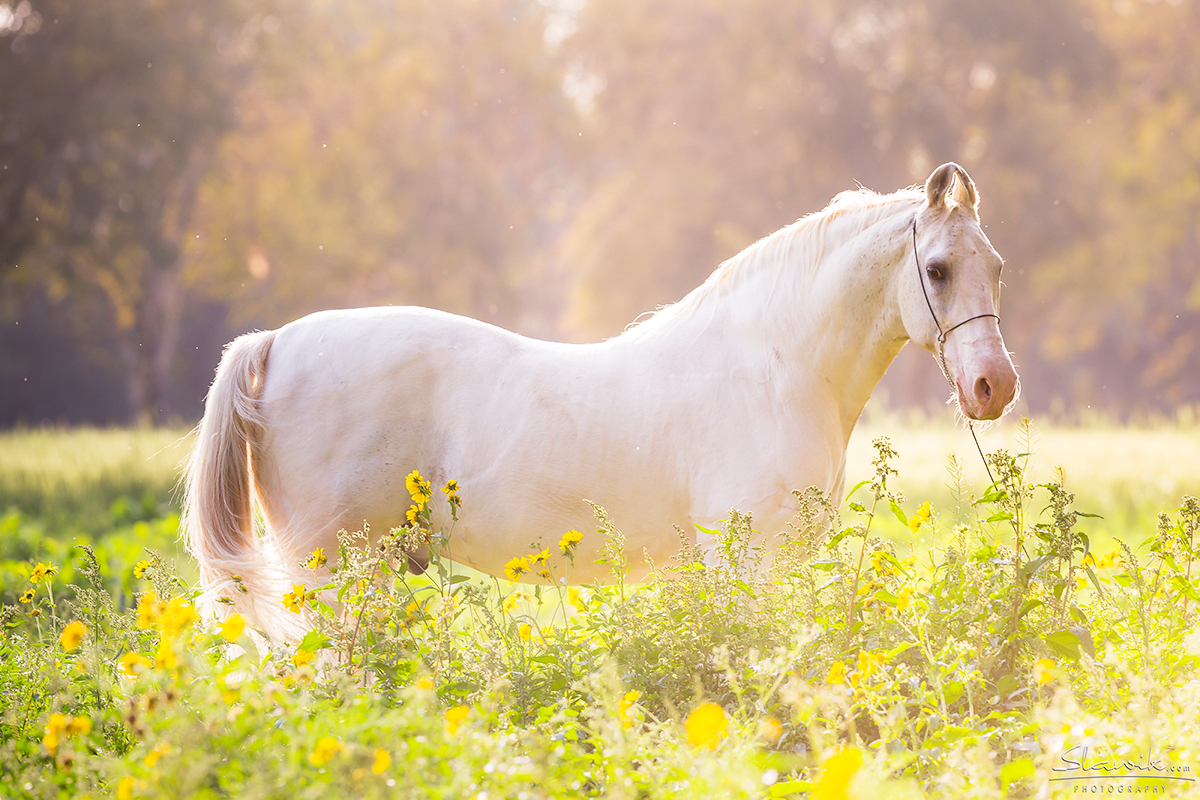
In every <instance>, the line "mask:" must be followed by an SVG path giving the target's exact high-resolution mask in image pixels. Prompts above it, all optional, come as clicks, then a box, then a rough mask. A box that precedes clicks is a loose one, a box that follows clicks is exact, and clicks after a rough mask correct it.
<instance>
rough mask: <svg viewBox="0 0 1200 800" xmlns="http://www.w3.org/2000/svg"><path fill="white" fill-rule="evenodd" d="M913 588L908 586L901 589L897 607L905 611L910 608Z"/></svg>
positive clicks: (897, 597) (897, 598) (897, 596)
mask: <svg viewBox="0 0 1200 800" xmlns="http://www.w3.org/2000/svg"><path fill="white" fill-rule="evenodd" d="M912 596H913V593H912V589H909V588H907V587H905V588H903V589H901V590H900V594H898V595H896V608H898V609H900V610H901V611H903V610H904V609H906V608H908V604H909V603H910V602H912Z"/></svg>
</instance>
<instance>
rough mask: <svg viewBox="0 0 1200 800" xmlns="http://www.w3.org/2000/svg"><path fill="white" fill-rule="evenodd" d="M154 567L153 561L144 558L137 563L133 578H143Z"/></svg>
mask: <svg viewBox="0 0 1200 800" xmlns="http://www.w3.org/2000/svg"><path fill="white" fill-rule="evenodd" d="M153 566H154V562H153V561H151V560H150V559H148V558H143V559H142V560H141V561H139V562H137V564H135V565H134V567H133V577H135V578H140V577H142V576H143V575H145V574H146V572H147V571H148V570H149V569H150V568H151V567H153Z"/></svg>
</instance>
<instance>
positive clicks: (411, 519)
mask: <svg viewBox="0 0 1200 800" xmlns="http://www.w3.org/2000/svg"><path fill="white" fill-rule="evenodd" d="M405 517H406V518H407V519H408V524H409V525H415V524H417V523H418V522H420V521H421V506H409V507H408V512H407V513H406V514H405Z"/></svg>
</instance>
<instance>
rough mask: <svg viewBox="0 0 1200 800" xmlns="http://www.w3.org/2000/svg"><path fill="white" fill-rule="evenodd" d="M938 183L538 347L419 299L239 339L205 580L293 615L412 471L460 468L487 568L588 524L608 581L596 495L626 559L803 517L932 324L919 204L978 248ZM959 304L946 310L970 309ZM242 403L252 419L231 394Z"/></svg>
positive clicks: (480, 564) (925, 341)
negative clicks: (613, 328)
mask: <svg viewBox="0 0 1200 800" xmlns="http://www.w3.org/2000/svg"><path fill="white" fill-rule="evenodd" d="M923 197H924V195H923V194H922V193H920V192H916V191H911V190H906V191H902V192H898V193H896V194H893V195H886V196H884V195H877V194H875V193H871V192H865V191H860V192H850V193H844V194H842V195H839V196H838V198H836V199H835V200H834V202H833V203H831V204H830V206H829V207H828V208H826V209H825V210H824V211H822V212H819V213H817V214H814V215H810V216H808V217H805V218H803V219H801V220H800V221H798V222H797V223H794V224H793V225H791V226H788V227H787V228H784V229H783V230H781V231H778V232H776V233H775V234H772V235H771V236H768V237H766V238H765V239H763V240H761V241H759V242H757V243H756V244H754V245H751V246H750V247H749V248H747V249H746V250H745V251H744V252H743V253H741V254H739V255H738V256H735V257H734V258H732V259H730V260H729V261H727V262H725V263H724V264H722V265H721V267H720V268H718V269H717V271H716V272H714V273H713V275H712V276H711V277H710V278H709V279H708V280H707V281H705V283H704V284H703V285H701V286H700V287H698V288H697V289H696V290H694V291H693V292H691V293H690V294H689V295H688V296H686V297H685V298H684V299H683V300H681V301H680V302H679V303H677V304H675V305H672V306H668V307H666V308H664V309H662V310H660V311H659V312H657V313H656V314H655V315H653V316H652V317H651V318H650V319H648V320H646V321H645V322H642V323H640V324H638V325H636V326H633V327H631V328H630V329H628V330H627V331H626V332H625V333H623V334H622V335H620V336H617V337H615V338H613V339H610V340H608V341H605V342H600V343H595V344H587V345H567V344H558V343H552V342H543V341H537V340H533V339H527V338H525V337H521V336H518V335H516V334H513V333H510V332H508V331H505V330H502V329H500V328H496V327H494V326H491V325H486V324H484V323H481V322H478V321H475V320H470V319H466V318H463V317H457V316H454V315H450V314H445V313H441V312H436V311H430V310H427V309H417V308H378V309H356V310H347V311H332V312H322V313H319V314H314V315H311V316H309V317H305V318H304V319H301V320H298V321H296V322H294V323H291V324H289V325H287V326H285V327H283V328H281V329H279V330H278V331H276V332H274V334H252V335H251V337H257V338H245V337H244V338H243V339H239V340H238V341H237V342H235V343H234V344H233V345H232V346H231V348H230V350H229V353H228V354H227V355H226V358H225V360H224V361H223V362H222V366H221V368H220V370H219V372H218V378H217V381H216V382H215V383H214V386H213V389H212V392H211V393H210V396H209V399H208V404H207V406H208V408H207V411H206V416H205V420H204V422H203V423H202V427H201V433H200V438H199V440H198V444H197V451H196V455H195V457H194V459H193V462H192V469H191V472H190V476H189V480H190V486H189V495H188V513H187V517H186V519H187V526H188V535H189V537H190V539H189V540H190V542H191V547H192V550H193V552H194V553H195V554H196V555H197V558H198V559H200V561H201V563H202V569H203V570H206V571H205V572H204V574H205V576H206V577H205V583H206V584H207V585H208V586H209V588H210V590H211V591H213V592H220V593H224V594H227V595H228V596H229V597H230V598H232V600H233V601H234V602H235V603H236V604H238V605H239V606H246V605H247V604H249V603H252V602H254V603H257V604H258V606H259V609H260V610H261V611H262V613H256V614H255V616H256V617H257V618H258V619H259V620H260V624H261V625H262V626H263V627H264V628H266V629H268V630H269V631H271V632H273V633H277V632H286V630H285V628H286V627H287V623H289V622H292V621H293V620H290V619H288V618H287V615H283V616H284V619H282V620H280V619H279V617H280V615H281V614H282V606H281V605H280V604H279V602H278V596H280V595H282V593H283V592H284V591H286V590H287V589H288V588H289V587H288V583H289V581H292V580H294V579H296V578H298V577H303V575H302V574H301V573H299V570H298V567H297V566H296V565H298V564H299V562H301V561H302V560H304V558H305V556H306V555H307V553H309V552H310V551H311V550H312V549H313V548H315V547H318V546H319V547H325V548H326V549H327V550H328V551H329V552H334V551H335V548H336V533H337V531H338V530H339V529H341V528H345V529H348V530H357V529H360V528H362V526H363V525H364V523H369V524H370V525H371V528H372V530H373V531H374V532H385V531H387V530H388V529H389V528H391V527H393V526H399V525H403V524H404V522H405V511H406V510H407V508H408V505H409V500H408V493H407V491H406V490H405V485H404V479H405V476H406V475H408V474H409V473H410V472H411V471H412V470H414V469H416V470H419V471H420V473H421V474H422V475H424V476H426V477H427V478H429V479H430V480H432V481H433V482H434V483H435V485H440V484H443V483H444V482H445V481H447V480H450V479H454V480H456V481H458V484H459V486H460V490H459V493H460V495H461V497H462V499H463V507H462V509H461V511H460V513H459V520H458V522H457V523H452V520H451V519H450V515H449V508H448V506H447V505H446V504H445V503H444V502H440V501H441V496H440V494H439V495H438V498H437V499H436V500H435V502H434V505H433V510H434V516H433V523H434V527H435V529H436V528H437V527H443V528H444V529H445V530H447V531H449V533H450V538H449V553H450V555H451V557H452V558H453V559H454V560H456V561H459V562H461V563H465V564H468V565H470V566H473V567H475V568H478V569H480V570H482V571H485V572H489V573H491V574H503V568H504V565H505V563H506V562H508V561H509V560H510V559H512V558H513V557H514V556H520V555H524V554H527V553H529V552H530V551H531V549H532V548H537V549H540V548H542V547H549V548H550V549H551V550H553V549H554V544H555V543H556V542H557V541H558V539H559V537H561V536H562V534H563V533H565V532H566V531H568V530H572V529H575V530H580V531H583V532H585V538H584V541H583V542H582V544H581V547H580V550H579V552H578V553H577V556H576V559H575V566H574V568H573V571H572V572H571V573H570V574H569V575H567V574H566V573H567V571H568V565H567V564H566V563H565V562H562V561H559V562H557V563H556V564H555V565H554V570H555V574H556V576H564V577H568V579H569V580H572V581H589V580H591V579H593V578H597V577H599V578H604V577H606V571H605V570H606V567H602V566H598V565H596V564H595V563H594V560H595V558H596V557H597V554H598V551H599V548H600V545H601V544H602V542H600V541H598V536H596V535H595V534H591V535H586V534H587V532H588V531H591V530H594V524H593V523H592V512H591V508H590V507H589V506H588V505H587V503H586V502H585V501H593V502H596V503H598V504H600V505H602V506H604V507H605V508H606V509H607V510H608V511H609V513H610V514H611V516H612V518H613V519H614V520H615V521H616V523H617V524H618V525H619V526H620V527H621V529H622V531H623V532H624V534H625V536H626V540H627V547H628V553H629V556H630V561H631V562H633V563H634V564H638V563H640V562H641V561H642V559H641V555H642V554H643V553H645V554H646V555H648V556H649V557H650V558H651V559H652V560H653V561H655V562H656V563H660V564H661V563H665V562H667V561H668V560H669V559H670V557H671V556H672V555H674V553H675V550H676V548H677V545H678V540H677V538H676V535H675V533H674V529H675V527H676V526H679V527H681V528H682V529H683V530H685V531H688V532H691V534H692V536H693V537H694V540H695V541H697V542H698V543H700V544H703V543H704V541H703V539H704V535H703V534H701V533H698V532H697V528H696V525H697V524H700V525H705V526H710V527H711V526H714V525H715V524H716V523H717V522H718V521H719V520H721V519H724V518H726V517H727V515H728V512H729V510H730V509H731V508H737V509H739V510H742V511H744V512H749V513H750V514H751V515H752V516H753V519H754V523H755V528H756V529H757V530H758V531H760V532H761V537H762V540H763V541H766V542H767V543H770V541H771V538H772V537H773V535H774V534H777V533H779V532H781V531H782V530H784V529H785V527H786V524H787V522H788V521H789V519H790V518H791V517H792V516H793V514H794V511H795V503H794V497H793V495H792V491H793V490H795V489H804V488H807V487H809V486H817V487H819V488H821V489H822V490H824V491H826V492H829V493H830V494H833V495H835V496H836V495H838V494H840V491H841V485H842V480H843V475H842V470H843V462H844V457H845V449H846V444H847V442H848V440H849V437H850V433H851V431H852V430H853V427H854V423H855V421H856V420H857V418H858V415H859V413H860V411H861V409H862V407H863V405H864V404H865V403H866V400H867V399H868V397H869V396H870V393H871V391H872V390H873V389H874V387H875V385H876V384H877V383H878V380H879V378H880V377H881V376H882V374H883V372H884V371H885V370H886V368H887V366H888V364H889V363H890V362H891V360H892V359H893V358H894V357H895V355H896V353H897V352H898V351H899V349H900V347H901V346H903V344H904V342H905V341H906V340H907V339H908V338H909V336H910V333H909V332H908V330H907V329H906V324H907V325H908V327H913V326H914V325H916V326H917V329H918V330H919V333H916V334H911V335H912V336H913V337H914V338H918V341H920V342H921V343H922V345H923V346H926V347H928V346H929V343H930V342H932V339H933V336H934V335H935V334H933V333H932V326H931V325H930V324H928V321H927V320H923V319H920V318H919V317H918V316H914V315H918V314H919V311H920V309H919V307H917V306H915V303H916V302H917V297H918V296H917V295H916V294H915V291H916V289H915V288H914V285H915V281H913V280H912V277H911V274H909V273H905V272H904V271H903V270H900V269H899V268H898V265H900V264H902V263H906V262H905V259H906V257H911V245H910V243H909V240H908V239H906V237H905V235H904V234H905V232H906V231H907V230H908V226H909V225H910V223H911V220H912V218H913V215H914V214H915V213H926V214H928V215H929V220H930V224H929V225H927V226H926V230H928V231H929V233H928V234H927V237H932V236H934V235H935V233H936V232H937V231H938V229H939V226H941V227H942V228H945V229H946V230H947V233H946V234H945V236H943V237H939V239H941V238H944V239H945V240H946V241H950V240H955V241H957V240H960V239H961V240H964V241H965V240H971V241H975V240H978V241H976V247H975V250H974V251H973V252H975V251H979V250H980V249H982V244H980V242H983V243H986V239H985V238H983V237H982V232H981V231H978V223H977V221H976V222H975V223H974V228H973V229H968V228H969V225H970V223H971V220H970V219H968V218H967V217H968V216H970V217H972V218H973V214H972V215H966V214H961V213H960V214H958V215H957V216H956V215H955V212H954V209H953V207H939V206H934V205H926V206H924V207H923V206H922V202H921V201H922V199H923ZM971 210H972V212H973V209H971ZM963 226H968V227H967V228H964V227H963ZM964 231H966V233H968V234H970V236H968V237H965V238H964V236H962V235H961V234H962V233H963V232H964ZM971 237H974V239H971ZM933 244H938V242H935V241H933V240H931V245H933ZM947 246H948V245H947ZM988 250H990V245H989V246H988ZM993 252H994V251H993ZM906 276H907V277H906ZM906 281H907V282H906ZM995 291H997V292H998V287H997V288H996V290H995ZM952 301H953V302H952ZM968 301H969V303H968V304H975V305H978V304H980V303H991V302H993V301H992V300H989V299H988V298H986V297H985V298H975V299H971V298H968ZM956 302H957V301H955V299H954V298H953V297H949V296H948V297H947V298H946V300H945V307H944V308H943V310H944V311H946V312H947V313H948V314H949V315H950V316H954V315H955V314H956V313H957V311H956V305H955V303H956ZM964 302H966V301H964ZM959 305H961V303H959ZM913 309H916V310H913ZM926 313H927V312H926ZM906 315H908V316H912V317H913V319H920V321H919V322H917V323H912V322H909V323H906V321H905V317H906ZM980 327H981V328H982V326H980ZM985 333H986V332H982V331H979V332H975V333H972V334H971V335H973V336H975V337H976V338H977V339H979V340H980V341H982V340H983V338H984V337H985ZM989 335H990V334H989ZM271 336H273V340H271V339H269V338H267V337H271ZM993 338H995V339H996V340H997V341H999V334H998V329H997V330H996V332H995V334H994V337H993ZM1001 345H1002V342H1001ZM268 349H269V352H268ZM261 358H265V359H266V360H265V364H266V366H265V373H264V372H263V367H262V361H261ZM246 402H251V405H252V409H250V410H248V411H246V412H245V414H244V415H243V412H242V411H241V410H235V411H220V410H218V409H220V408H222V407H230V408H237V407H238V404H239V403H240V404H241V405H242V406H244V405H245V404H246ZM210 417H211V419H210ZM239 420H241V422H239ZM239 425H241V426H242V427H240V428H239V427H238V426H239ZM239 437H241V438H239ZM219 441H220V442H225V443H226V444H224V445H223V448H224V449H223V450H222V454H221V455H214V452H215V451H214V450H213V448H214V446H215V445H216V443H218V442H219ZM229 442H232V443H233V444H232V445H230V444H229ZM247 442H248V443H249V444H248V447H247V444H245V443H247ZM231 447H232V449H233V450H234V451H237V452H234V453H231V452H230V448H231ZM239 448H240V450H239ZM247 451H248V452H249V453H250V457H249V463H248V464H246V463H244V461H243V462H239V461H238V458H239V456H238V453H241V454H242V456H241V457H242V458H243V459H244V454H245V453H246V452H247ZM239 470H240V471H241V473H242V474H244V475H250V474H252V475H253V481H254V486H255V488H256V489H257V495H258V498H259V501H260V503H261V507H262V509H263V515H264V518H265V522H266V532H265V533H266V538H264V539H260V540H255V539H253V538H252V537H250V536H249V534H248V533H247V531H248V527H247V525H246V524H245V523H246V517H245V514H244V509H243V506H242V505H241V503H242V502H243V501H245V502H248V498H249V496H250V494H249V492H248V489H247V487H246V486H243V485H240V484H238V483H237V482H236V481H233V480H230V479H227V478H225V477H220V476H227V475H229V474H231V473H235V472H238V471H239ZM198 486H199V487H201V488H199V489H198V488H197V487H198ZM203 487H208V488H207V489H206V488H203ZM209 491H211V493H212V495H211V497H209V496H206V493H207V492H209ZM210 528H211V529H213V530H211V531H210ZM221 543H224V544H228V545H229V547H226V546H224V545H223V544H221ZM239 545H242V546H244V549H243V550H242V552H241V557H240V558H239V553H238V546H239ZM636 572H637V571H636V570H635V576H636ZM232 574H238V575H240V576H241V577H240V578H239V579H237V580H235V579H233V578H231V577H229V576H230V575H232ZM251 580H253V582H254V585H253V586H251V587H250V590H249V591H248V592H246V593H240V590H241V589H243V588H246V585H248V584H250V583H251ZM239 581H241V582H242V583H239ZM266 609H270V611H269V612H267V611H266ZM264 614H265V615H266V616H270V617H273V618H274V620H273V621H271V620H265V619H264V618H263V617H264Z"/></svg>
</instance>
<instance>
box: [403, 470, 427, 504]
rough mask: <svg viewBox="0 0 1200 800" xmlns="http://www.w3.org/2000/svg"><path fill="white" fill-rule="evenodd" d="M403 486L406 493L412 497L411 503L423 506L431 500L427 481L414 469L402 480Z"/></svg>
mask: <svg viewBox="0 0 1200 800" xmlns="http://www.w3.org/2000/svg"><path fill="white" fill-rule="evenodd" d="M404 485H405V486H406V487H408V493H409V494H410V495H412V499H413V502H414V503H416V504H417V505H419V506H423V505H425V504H426V503H428V502H429V501H430V500H431V499H432V498H433V491H432V489H431V488H430V486H429V481H427V480H425V479H424V478H422V477H421V473H419V472H417V470H415V469H414V470H413V471H412V472H411V473H409V476H408V477H407V478H405V479H404Z"/></svg>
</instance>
